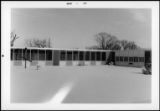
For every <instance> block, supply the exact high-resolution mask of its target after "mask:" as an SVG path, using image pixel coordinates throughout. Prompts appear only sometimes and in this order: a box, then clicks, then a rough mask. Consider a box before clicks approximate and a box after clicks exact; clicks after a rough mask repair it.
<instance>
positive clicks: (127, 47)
mask: <svg viewBox="0 0 160 111" xmlns="http://www.w3.org/2000/svg"><path fill="white" fill-rule="evenodd" d="M120 42H121V46H122V47H123V49H124V50H135V49H139V48H140V47H139V46H138V45H136V44H135V42H133V41H127V40H122V41H120Z"/></svg>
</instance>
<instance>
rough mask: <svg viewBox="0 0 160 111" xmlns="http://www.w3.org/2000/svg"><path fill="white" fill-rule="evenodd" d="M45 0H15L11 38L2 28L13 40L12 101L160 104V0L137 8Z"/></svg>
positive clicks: (9, 58) (8, 58)
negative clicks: (48, 0)
mask: <svg viewBox="0 0 160 111" xmlns="http://www.w3.org/2000/svg"><path fill="white" fill-rule="evenodd" d="M36 3H37V6H38V7H36V5H35V4H36ZM38 3H39V2H34V3H33V6H32V5H31V6H29V4H32V2H29V3H28V4H27V2H26V6H25V5H24V7H23V6H20V7H17V6H19V5H18V4H17V5H16V3H14V4H13V3H12V5H13V7H10V8H9V16H8V17H10V18H7V20H10V22H9V23H10V24H9V28H8V29H9V30H7V31H3V32H4V33H6V34H4V35H7V38H8V39H5V40H4V38H6V36H2V42H3V40H4V41H5V42H6V41H7V42H8V44H7V45H6V43H3V44H2V46H3V47H2V54H3V55H2V56H1V58H2V59H4V63H3V64H4V65H5V64H8V65H7V66H5V67H3V68H2V70H3V71H4V70H5V71H6V70H7V71H9V74H8V75H9V76H7V77H8V81H9V83H8V84H9V85H7V86H9V88H8V92H7V93H9V98H8V99H9V100H7V101H9V104H10V108H13V107H12V104H13V105H15V104H16V105H19V108H20V107H21V105H22V104H25V105H26V104H30V105H33V106H34V105H37V104H39V105H40V107H42V106H43V105H50V106H49V107H48V108H50V109H52V107H51V106H53V107H54V106H56V105H62V106H63V105H72V104H73V107H74V104H77V105H81V104H84V105H90V104H92V105H94V104H95V105H100V104H106V105H113V106H111V107H113V109H114V105H115V107H116V105H122V106H125V105H126V104H127V105H130V104H131V105H145V106H144V107H140V106H137V109H138V107H139V108H140V109H147V108H148V109H152V107H153V106H156V105H157V103H156V105H153V103H155V102H154V101H156V102H157V101H158V100H156V99H155V98H157V97H158V95H157V90H158V89H155V88H153V84H156V85H154V87H156V88H157V85H158V84H157V83H153V82H157V79H156V78H157V77H159V73H158V72H156V71H157V70H158V69H155V68H157V66H156V65H154V63H153V61H156V62H159V56H157V54H155V53H154V52H157V49H156V48H154V47H153V46H155V47H157V45H159V43H157V42H159V40H158V38H159V37H158V36H157V33H158V32H156V31H157V29H156V30H154V31H153V25H158V24H159V23H158V24H155V23H156V22H157V21H156V20H157V18H156V19H155V18H154V17H153V15H156V14H157V13H156V12H155V11H153V10H156V11H157V9H158V8H159V6H157V4H158V3H157V2H153V4H152V2H151V4H150V5H151V6H150V5H149V3H146V5H145V2H140V3H141V5H140V4H138V3H137V4H138V5H137V7H136V5H135V4H134V3H133V6H135V8H134V7H128V8H127V6H126V5H127V3H126V2H124V8H123V6H121V5H120V4H121V3H120V4H119V5H120V7H119V6H118V5H115V6H114V4H118V3H116V2H113V6H114V7H111V6H112V5H109V3H108V2H104V3H105V4H106V7H104V6H103V5H102V3H101V2H98V3H99V5H97V6H99V7H97V6H95V7H94V5H93V7H92V2H83V1H82V2H76V1H75V2H60V3H59V4H60V7H58V6H57V7H56V6H55V4H56V3H57V2H51V3H48V4H49V6H47V5H45V2H44V6H46V7H44V6H42V7H41V6H39V5H38ZM98 3H97V4H98ZM107 3H108V5H107ZM122 3H123V2H122ZM125 3H126V5H125ZM143 3H144V5H142V4H143ZM156 3H157V4H156ZM20 4H21V3H20ZM24 4H25V3H24ZM41 4H43V2H42V3H41ZM51 4H53V7H51V6H52V5H51ZM93 4H94V3H93ZM128 4H129V3H128ZM12 5H11V6H12ZM61 5H62V7H61ZM63 5H64V7H63ZM87 5H89V6H88V7H87ZM101 5H102V7H100V6H101ZM130 5H131V6H132V2H131V3H130ZM27 6H28V7H27ZM34 6H35V7H34ZM107 6H108V7H107ZM116 6H117V7H116ZM140 6H141V7H140ZM148 6H149V7H148ZM153 7H154V8H153ZM157 7H158V8H157ZM153 12H154V13H153ZM4 13H5V10H4ZM2 14H3V13H2ZM4 15H5V14H4ZM6 16H7V13H6ZM156 17H157V16H156ZM3 20H4V21H5V19H3ZM7 20H6V21H7ZM155 21H156V22H155ZM5 23H6V24H7V22H5ZM5 23H3V24H2V25H5ZM7 25H8V24H7ZM7 25H6V26H7ZM155 28H156V27H155ZM4 29H7V28H6V27H5V26H4ZM3 32H2V33H3ZM153 36H154V37H153ZM153 38H155V40H153ZM156 40H158V41H157V42H155V41H156ZM153 41H154V42H153ZM6 46H7V48H6ZM3 49H5V50H3ZM3 51H4V52H3ZM6 51H8V56H6V54H5V53H6ZM158 51H159V50H158ZM154 54H155V55H156V56H154ZM153 56H154V57H153ZM153 58H154V59H156V60H153ZM5 60H6V61H5ZM2 62H3V61H2ZM6 62H7V63H6ZM156 64H157V63H156ZM158 65H159V64H158ZM154 66H155V67H154ZM8 67H9V68H8ZM153 67H154V69H153ZM158 68H159V67H158ZM3 75H4V74H3ZM2 77H4V78H5V77H6V76H2ZM2 79H3V78H2ZM154 79H156V80H154ZM2 82H4V81H2ZM158 82H159V80H158ZM3 85H4V86H3V87H2V88H4V89H5V84H3ZM153 89H154V90H155V91H156V93H154V92H153ZM2 90H3V89H2ZM153 93H154V94H153ZM2 94H3V93H2ZM5 95H6V94H5ZM153 95H154V96H153ZM4 98H5V97H4ZM147 105H148V107H147ZM33 106H32V107H33ZM104 106H105V105H104ZM151 106H152V107H151ZM5 107H7V106H6V105H5ZM5 107H4V108H5ZM17 107H18V106H17ZM17 107H16V108H17ZM46 107H47V106H46ZM65 107H66V106H64V108H63V107H61V108H62V109H65ZM71 107H72V106H71ZM111 107H108V108H110V109H112V108H111ZM118 107H119V106H118ZM118 107H117V108H118ZM16 108H15V109H16ZM28 108H29V106H28ZM36 108H37V107H36ZM129 108H131V109H132V108H133V109H136V106H129ZM156 108H157V106H156ZM13 109H14V108H13ZM24 109H25V108H24ZM30 109H32V108H30ZM42 109H44V108H42ZM68 109H69V108H68ZM80 109H83V106H82V107H81V108H80ZM119 109H122V108H119Z"/></svg>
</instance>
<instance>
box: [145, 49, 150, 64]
mask: <svg viewBox="0 0 160 111" xmlns="http://www.w3.org/2000/svg"><path fill="white" fill-rule="evenodd" d="M148 63H151V51H145V64H148Z"/></svg>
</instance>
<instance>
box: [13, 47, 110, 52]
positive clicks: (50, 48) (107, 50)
mask: <svg viewBox="0 0 160 111" xmlns="http://www.w3.org/2000/svg"><path fill="white" fill-rule="evenodd" d="M24 48H27V49H37V50H66V51H67V50H70V51H105V52H106V51H111V50H96V49H77V48H76V49H65V48H38V47H11V49H24Z"/></svg>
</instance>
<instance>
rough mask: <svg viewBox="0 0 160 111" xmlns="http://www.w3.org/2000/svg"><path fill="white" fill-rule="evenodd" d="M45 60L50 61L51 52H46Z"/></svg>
mask: <svg viewBox="0 0 160 111" xmlns="http://www.w3.org/2000/svg"><path fill="white" fill-rule="evenodd" d="M46 60H52V50H46Z"/></svg>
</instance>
